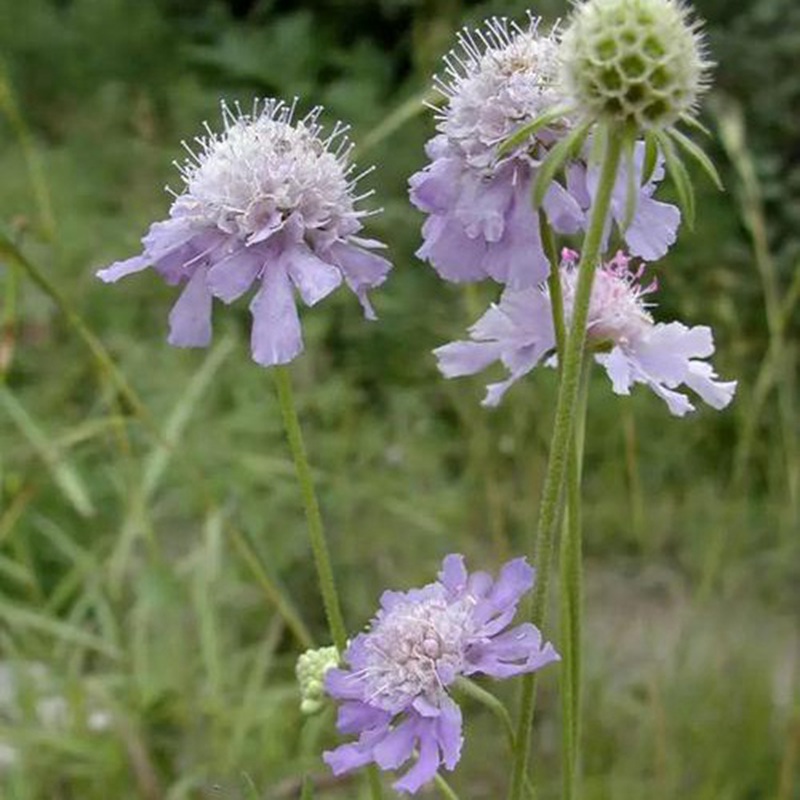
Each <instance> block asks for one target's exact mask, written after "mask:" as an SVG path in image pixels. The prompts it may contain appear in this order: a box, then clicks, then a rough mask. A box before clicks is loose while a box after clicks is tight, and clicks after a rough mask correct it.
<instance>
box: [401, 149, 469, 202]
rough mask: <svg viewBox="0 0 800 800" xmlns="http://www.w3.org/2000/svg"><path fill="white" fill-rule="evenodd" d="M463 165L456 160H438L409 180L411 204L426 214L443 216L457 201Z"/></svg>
mask: <svg viewBox="0 0 800 800" xmlns="http://www.w3.org/2000/svg"><path fill="white" fill-rule="evenodd" d="M463 169H464V167H463V163H462V162H461V160H460V159H456V158H438V159H435V160H434V161H433V162H432V163H430V164H429V165H428V166H427V167H425V169H423V170H421V171H420V172H417V173H415V174H414V175H412V176H411V178H410V180H409V182H408V183H409V187H410V193H409V194H410V197H411V202H412V203H413V204H414V205H415V206H416V207H417V208H418V209H419V210H420V211H424V212H426V213H428V214H443V213H446V212H447V211H449V210H450V209H451V208H453V207H454V206H455V204H456V201H457V200H458V186H459V179H460V178H461V174H462V172H463Z"/></svg>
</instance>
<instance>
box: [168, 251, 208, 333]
mask: <svg viewBox="0 0 800 800" xmlns="http://www.w3.org/2000/svg"><path fill="white" fill-rule="evenodd" d="M207 277H208V270H207V269H206V268H205V267H201V268H199V269H196V270H195V271H194V274H193V275H192V276H191V278H189V281H188V283H187V284H186V287H185V288H184V290H183V291H182V292H181V295H180V297H179V298H178V301H177V302H176V303H175V305H174V306H173V307H172V311H170V313H169V338H168V339H167V341H168V342H169V343H170V344H171V345H174V346H175V347H207V346H208V343H209V342H210V341H211V304H212V298H211V292H210V291H209V289H208V280H207Z"/></svg>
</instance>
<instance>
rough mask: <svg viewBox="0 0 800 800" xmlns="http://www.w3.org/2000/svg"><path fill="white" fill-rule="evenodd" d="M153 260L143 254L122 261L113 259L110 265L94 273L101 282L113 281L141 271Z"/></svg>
mask: <svg viewBox="0 0 800 800" xmlns="http://www.w3.org/2000/svg"><path fill="white" fill-rule="evenodd" d="M152 263H153V262H152V261H151V260H150V259H149V258H148V257H147V256H145V255H141V256H133V258H127V259H125V260H124V261H115V262H114V263H113V264H111V266H108V267H105V268H104V269H99V270H97V272H96V273H95V275H97V277H98V278H100V280H101V281H103V283H114V282H115V281H118V280H119V279H120V278H124V277H125V276H126V275H133V273H135V272H141V271H142V270H143V269H147V267H149V266H150V264H152Z"/></svg>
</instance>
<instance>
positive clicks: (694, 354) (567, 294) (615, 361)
mask: <svg viewBox="0 0 800 800" xmlns="http://www.w3.org/2000/svg"><path fill="white" fill-rule="evenodd" d="M576 262H577V253H575V252H573V251H570V250H565V251H564V258H563V262H562V266H561V271H560V279H561V285H562V289H563V294H564V315H565V318H566V320H567V321H569V319H570V317H571V313H572V303H573V298H574V293H575V285H576V282H577V269H576ZM641 276H642V269H641V268H640V269H639V270H637V271H635V272H633V271H631V270H630V259H629V258H628V257H627V256H626V255H624V254H623V253H617V255H616V256H615V257H614V259H612V260H611V261H610V262H608V263H607V264H605V265H603V266H602V267H601V268H600V269H599V270H598V272H597V275H596V276H595V283H594V286H593V289H592V296H591V302H590V307H589V321H588V329H587V340H588V347H589V348H590V349H591V351H592V352H593V353H594V359H595V361H597V362H598V363H599V364H601V365H602V366H603V367H604V368H605V370H606V372H607V373H608V376H609V378H610V379H611V383H612V386H613V389H614V391H615V392H616V393H617V394H629V393H630V390H631V387H632V386H633V385H634V384H636V383H643V384H645V385H647V386H649V387H650V389H652V391H653V392H655V393H656V394H657V395H658V396H659V397H661V398H662V399H663V400H664V401H665V402H666V403H667V405H668V406H669V410H670V411H671V412H672V413H673V414H675V415H676V416H683V415H684V414H686V413H687V412H689V411H692V410H694V406H693V405H692V404H691V402H690V401H689V399H688V398H687V397H686V395H685V394H682V393H681V392H679V391H676V390H677V388H678V387H680V386H682V385H683V386H686V387H688V388H690V389H692V390H693V391H694V392H696V393H697V394H698V395H699V396H700V397H701V398H702V399H703V400H704V401H705V402H706V403H708V404H709V405H710V406H712V407H713V408H717V409H721V408H725V406H727V405H728V403H730V401H731V399H732V398H733V394H734V392H735V390H736V381H730V382H720V381H717V380H715V378H716V377H717V376H716V373H715V372H714V369H713V368H712V366H711V365H710V364H709V363H708V362H707V361H704V360H703V359H706V358H708V357H709V356H711V355H712V354H713V353H714V340H713V337H712V334H711V329H710V328H708V327H706V326H704V325H700V326H695V327H692V328H689V327H687V326H686V325H684V324H682V323H680V322H669V323H662V322H655V321H654V320H653V317H652V316H651V314H650V310H649V309H650V307H651V304H649V303H647V302H646V297H647V296H648V295H650V294H652V293H653V292H654V291H655V288H656V286H655V283H651V284H650V285H649V286H647V287H644V286H642V284H641V283H640V278H641ZM469 333H470V341H463V342H453V343H451V344H447V345H444V346H443V347H440V348H438V349H437V350H435V351H434V352H435V354H436V357H437V359H438V361H439V369H440V370H441V371H442V374H444V375H445V376H446V377H448V378H453V377H456V376H459V375H473V374H475V373H477V372H480V371H481V370H483V369H485V368H486V367H487V366H489V365H490V364H491V363H492V362H494V361H500V362H502V364H503V365H504V366H505V367H506V369H508V371H509V377H508V378H507V379H506V380H504V381H502V382H500V383H493V384H490V385H489V386H488V387H487V393H486V398H485V399H484V401H483V402H484V405H487V406H496V405H497V404H498V403H499V402H500V401H501V400H502V398H503V395H504V394H505V392H506V391H507V390H508V388H509V387H510V386H511V385H512V384H513V383H514V382H516V381H517V380H519V379H520V378H521V377H522V376H523V375H525V374H526V373H528V372H530V371H531V370H532V369H533V368H534V367H535V366H536V365H537V364H540V363H543V362H547V361H548V356H551V355H552V354H553V353H554V350H555V334H554V330H553V315H552V309H551V306H550V294H549V292H548V290H547V288H545V287H539V288H534V289H523V290H514V289H506V291H505V292H504V293H503V296H502V297H501V299H500V302H499V303H498V304H497V305H492V307H491V308H490V309H489V310H488V311H487V312H486V313H485V314H484V315H483V316H482V317H481V318H480V319H479V320H478V321H477V322H476V323H475V324H474V325H473V326H472V327H471V328H470V331H469ZM549 363H553V361H552V360H550V362H549Z"/></svg>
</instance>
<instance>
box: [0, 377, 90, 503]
mask: <svg viewBox="0 0 800 800" xmlns="http://www.w3.org/2000/svg"><path fill="white" fill-rule="evenodd" d="M0 405H1V406H2V407H3V408H4V409H5V411H6V413H7V414H8V416H9V417H10V418H11V420H12V422H14V424H15V425H16V426H17V428H18V429H19V431H20V433H21V434H22V435H23V436H24V437H25V438H26V439H27V440H28V443H29V444H30V445H31V447H32V448H33V449H34V450H35V451H36V454H37V455H38V456H39V458H41V460H42V461H43V462H44V463H45V464H46V465H47V468H48V470H49V471H50V474H51V475H52V478H53V481H54V482H55V484H56V486H58V488H59V489H60V490H61V493H62V494H63V495H64V497H65V498H66V499H67V500H68V501H69V503H70V504H71V505H72V507H73V508H74V509H75V510H76V511H77V512H78V513H79V514H80V515H81V516H82V517H91V516H92V515H93V514H94V505H93V504H92V500H91V498H90V497H89V492H88V491H87V489H86V486H85V485H84V483H83V479H82V478H81V477H80V475H79V474H78V472H77V470H76V469H75V468H74V467H73V466H72V465H71V464H70V463H69V462H68V461H66V460H65V458H64V455H63V454H62V453H60V452H59V451H58V449H57V448H55V447H54V446H53V444H52V441H51V439H50V437H49V436H48V435H47V434H46V433H45V432H44V431H43V430H42V429H41V428H40V427H39V423H37V422H36V421H35V420H34V419H33V417H32V416H31V415H30V414H29V413H28V412H27V410H26V409H25V407H24V406H23V405H22V404H21V403H20V402H19V401H18V400H17V399H16V397H14V395H13V394H11V392H10V391H9V390H8V389H7V388H6V387H5V386H0Z"/></svg>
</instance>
